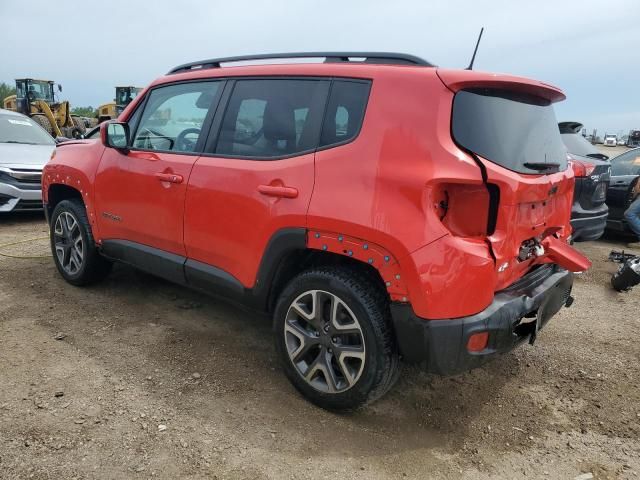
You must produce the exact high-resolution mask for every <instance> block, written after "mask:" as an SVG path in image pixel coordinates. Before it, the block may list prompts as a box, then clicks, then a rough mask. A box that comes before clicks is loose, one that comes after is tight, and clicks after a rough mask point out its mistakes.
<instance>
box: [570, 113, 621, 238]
mask: <svg viewBox="0 0 640 480" xmlns="http://www.w3.org/2000/svg"><path fill="white" fill-rule="evenodd" d="M558 127H559V129H560V134H561V137H562V141H563V142H564V144H565V146H566V147H567V151H568V152H569V156H570V158H571V160H570V162H571V166H572V168H573V173H574V174H575V178H576V185H575V190H574V194H573V206H572V208H571V226H572V227H573V234H572V235H573V240H574V241H576V242H580V241H588V240H597V239H598V238H600V237H601V236H602V234H603V233H604V231H605V228H606V225H607V215H608V213H609V209H608V208H607V205H606V204H605V199H606V196H607V188H608V187H609V177H610V173H609V168H610V165H609V162H607V161H605V160H606V159H607V158H608V157H607V156H606V155H603V154H601V153H598V152H597V150H596V149H595V147H594V146H593V145H591V144H590V143H589V142H588V141H587V139H586V138H584V137H583V136H582V134H581V130H582V124H580V123H578V122H560V123H559V124H558ZM576 152H580V153H576ZM603 157H604V159H603Z"/></svg>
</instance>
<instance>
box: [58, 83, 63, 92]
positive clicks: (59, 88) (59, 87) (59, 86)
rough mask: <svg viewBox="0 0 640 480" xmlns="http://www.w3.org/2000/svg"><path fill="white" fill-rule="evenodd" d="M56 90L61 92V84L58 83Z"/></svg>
mask: <svg viewBox="0 0 640 480" xmlns="http://www.w3.org/2000/svg"><path fill="white" fill-rule="evenodd" d="M58 91H59V92H62V85H60V84H58Z"/></svg>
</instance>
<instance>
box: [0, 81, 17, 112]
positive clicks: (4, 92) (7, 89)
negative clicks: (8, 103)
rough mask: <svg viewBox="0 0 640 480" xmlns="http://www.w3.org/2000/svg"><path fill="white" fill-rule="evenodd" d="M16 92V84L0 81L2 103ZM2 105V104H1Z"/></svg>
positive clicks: (0, 100)
mask: <svg viewBox="0 0 640 480" xmlns="http://www.w3.org/2000/svg"><path fill="white" fill-rule="evenodd" d="M15 94H16V87H15V85H11V84H8V83H4V82H0V104H1V103H2V102H4V99H5V98H7V97H9V96H11V95H15ZM0 107H1V105H0Z"/></svg>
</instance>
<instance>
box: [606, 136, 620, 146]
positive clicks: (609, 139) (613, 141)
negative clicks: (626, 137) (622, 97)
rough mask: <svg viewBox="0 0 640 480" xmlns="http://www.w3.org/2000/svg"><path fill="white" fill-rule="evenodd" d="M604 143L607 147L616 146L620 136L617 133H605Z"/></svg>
mask: <svg viewBox="0 0 640 480" xmlns="http://www.w3.org/2000/svg"><path fill="white" fill-rule="evenodd" d="M603 145H604V146H605V147H615V146H616V145H618V137H617V136H616V135H608V134H607V135H605V136H604V142H603Z"/></svg>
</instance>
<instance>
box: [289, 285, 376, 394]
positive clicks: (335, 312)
mask: <svg viewBox="0 0 640 480" xmlns="http://www.w3.org/2000/svg"><path fill="white" fill-rule="evenodd" d="M284 337H285V338H284V339H285V345H286V348H287V353H288V354H289V359H290V360H291V362H292V363H293V366H294V367H295V369H296V370H297V371H298V373H299V374H300V376H301V377H302V378H303V379H304V380H305V381H306V382H307V383H308V384H309V385H311V386H312V387H313V388H315V389H316V390H319V391H320V392H323V393H341V392H344V391H346V390H348V389H349V388H351V387H352V386H353V385H355V383H356V382H357V381H358V379H359V378H360V376H361V375H362V372H363V370H364V366H365V343H364V336H363V333H362V328H361V326H360V323H359V321H358V319H357V318H356V316H355V315H354V313H353V312H352V311H351V309H350V308H349V307H348V306H347V305H346V303H345V302H344V301H343V300H341V299H340V298H339V297H337V296H336V295H334V294H332V293H329V292H325V291H322V290H309V291H306V292H304V293H302V294H301V295H299V296H298V297H297V298H296V299H295V300H294V301H293V302H292V303H291V305H290V306H289V309H288V311H287V315H286V318H285V323H284Z"/></svg>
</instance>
